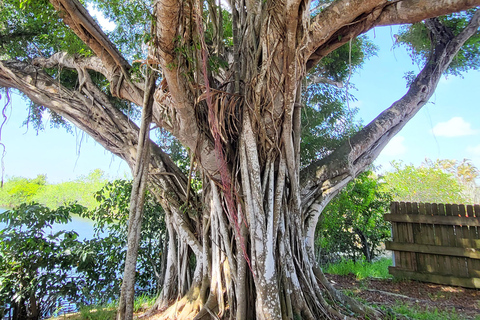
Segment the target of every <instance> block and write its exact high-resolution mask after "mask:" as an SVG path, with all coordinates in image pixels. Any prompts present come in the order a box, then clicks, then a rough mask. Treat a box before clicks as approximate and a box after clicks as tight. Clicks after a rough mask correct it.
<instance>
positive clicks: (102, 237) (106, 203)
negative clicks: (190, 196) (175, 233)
mask: <svg viewBox="0 0 480 320" xmlns="http://www.w3.org/2000/svg"><path fill="white" fill-rule="evenodd" d="M131 189H132V182H131V181H126V180H116V181H114V182H109V183H107V184H106V185H105V186H104V187H103V188H102V189H101V190H100V191H99V192H97V193H96V199H97V201H98V203H99V205H98V207H97V208H95V209H94V210H90V211H87V212H84V213H83V216H84V217H86V218H90V219H92V220H94V221H95V229H96V232H97V235H98V236H97V237H96V238H94V239H91V240H88V241H85V244H84V247H83V249H82V252H80V264H79V266H78V268H79V270H81V271H83V272H85V273H86V274H87V275H88V277H87V279H88V283H85V284H84V286H85V289H86V290H88V291H91V292H93V293H94V296H91V301H90V302H87V301H86V303H91V302H108V301H109V300H110V299H115V298H118V294H119V293H120V285H121V277H122V271H123V269H124V261H125V256H126V244H127V231H128V213H129V206H130V194H131ZM166 241H167V235H166V225H165V220H164V212H163V209H162V208H161V206H160V205H159V204H158V203H157V202H156V201H155V199H154V197H153V196H152V195H151V194H150V193H149V192H147V194H146V197H145V205H144V213H143V221H142V234H141V241H140V248H139V252H138V260H137V270H138V273H137V276H136V285H137V290H136V292H137V293H139V294H141V293H149V294H155V293H158V292H159V291H160V289H161V284H162V281H163V279H162V278H161V270H162V266H163V265H162V261H163V260H162V253H163V250H164V248H165V245H166Z"/></svg>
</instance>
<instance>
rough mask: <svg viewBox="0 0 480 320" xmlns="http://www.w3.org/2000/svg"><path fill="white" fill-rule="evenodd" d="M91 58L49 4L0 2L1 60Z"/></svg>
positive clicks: (40, 0) (30, 0) (39, 1)
mask: <svg viewBox="0 0 480 320" xmlns="http://www.w3.org/2000/svg"><path fill="white" fill-rule="evenodd" d="M59 51H66V52H69V53H71V54H80V55H90V49H89V48H88V47H87V46H86V45H85V44H84V43H83V42H82V41H81V40H80V39H79V38H78V37H77V36H76V35H75V34H74V33H73V32H72V31H71V30H70V29H69V28H68V27H67V26H65V24H64V23H63V22H62V21H61V19H60V18H59V16H58V14H57V12H56V11H55V10H54V8H53V6H52V5H51V4H50V2H49V1H47V0H28V1H18V0H3V1H1V2H0V59H2V60H3V59H20V60H23V59H32V58H34V57H37V56H39V55H43V56H46V57H48V56H50V55H52V54H53V53H55V52H59Z"/></svg>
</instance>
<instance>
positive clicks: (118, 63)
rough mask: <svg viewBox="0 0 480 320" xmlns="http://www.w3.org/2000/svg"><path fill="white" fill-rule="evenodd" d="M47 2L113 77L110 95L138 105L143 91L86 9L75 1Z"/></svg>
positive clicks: (125, 61)
mask: <svg viewBox="0 0 480 320" xmlns="http://www.w3.org/2000/svg"><path fill="white" fill-rule="evenodd" d="M50 2H51V4H52V5H53V7H54V8H55V10H57V11H58V12H59V14H60V17H61V18H62V19H63V22H64V23H65V24H66V25H67V26H69V28H70V29H71V30H72V31H73V32H74V33H75V34H76V35H77V36H78V37H79V38H80V39H81V40H82V41H83V42H84V43H85V44H86V45H87V46H89V47H90V49H92V51H93V52H94V53H95V54H96V56H97V57H99V58H100V59H101V60H102V62H103V65H104V67H105V68H106V69H107V70H109V73H112V74H114V76H113V77H112V81H111V89H112V93H113V94H114V95H116V96H119V97H125V98H126V97H129V98H127V99H128V100H135V101H140V102H141V101H142V98H143V92H142V90H141V89H140V88H138V87H137V86H135V85H134V84H133V83H132V82H131V81H130V77H129V74H128V70H129V69H130V64H129V63H128V61H127V60H126V59H125V58H124V57H123V56H122V54H121V53H120V51H118V49H117V48H116V46H115V45H114V44H113V42H111V41H110V39H109V38H108V37H107V35H106V34H105V33H104V32H103V31H102V29H101V28H100V26H99V25H98V23H97V22H95V20H94V19H93V17H92V16H91V15H90V14H89V13H88V11H87V9H85V7H84V6H83V5H82V4H81V3H80V2H79V1H78V0H51V1H50ZM122 91H123V92H122ZM139 105H141V103H140V104H139Z"/></svg>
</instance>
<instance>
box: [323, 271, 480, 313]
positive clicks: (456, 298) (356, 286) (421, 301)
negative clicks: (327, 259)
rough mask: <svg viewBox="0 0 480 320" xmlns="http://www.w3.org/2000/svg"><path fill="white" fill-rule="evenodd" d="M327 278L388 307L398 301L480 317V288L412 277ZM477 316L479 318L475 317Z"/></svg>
mask: <svg viewBox="0 0 480 320" xmlns="http://www.w3.org/2000/svg"><path fill="white" fill-rule="evenodd" d="M326 276H327V278H328V279H329V280H330V282H331V283H332V284H333V285H334V287H335V288H337V289H340V290H348V291H350V292H352V293H353V294H354V295H355V296H357V297H359V298H360V299H361V300H364V301H366V302H368V304H374V305H377V306H380V305H383V306H387V307H390V306H392V305H394V304H397V303H403V304H406V305H408V306H415V307H417V308H419V309H420V310H425V309H427V308H428V309H430V310H435V309H437V310H438V311H452V309H455V311H456V313H457V314H458V315H460V316H461V317H462V318H464V319H475V318H476V317H478V316H480V290H475V289H466V288H461V287H450V286H445V285H438V284H432V283H422V282H417V281H412V280H403V281H399V280H390V279H373V278H368V279H363V280H357V279H356V278H355V276H354V275H353V274H351V275H348V276H338V275H331V274H327V275H326ZM476 319H480V318H476Z"/></svg>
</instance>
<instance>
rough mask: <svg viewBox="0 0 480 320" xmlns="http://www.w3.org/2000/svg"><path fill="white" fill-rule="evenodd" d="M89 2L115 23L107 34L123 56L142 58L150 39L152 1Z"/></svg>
mask: <svg viewBox="0 0 480 320" xmlns="http://www.w3.org/2000/svg"><path fill="white" fill-rule="evenodd" d="M91 3H92V4H93V5H94V7H95V8H96V9H98V10H100V11H101V12H102V13H103V14H104V15H105V17H106V18H107V19H109V20H111V21H113V22H114V23H115V26H116V27H115V29H114V30H113V31H112V32H107V35H108V37H109V38H110V39H111V40H112V41H113V42H114V43H115V44H116V45H117V47H118V48H119V50H120V52H121V53H122V54H123V55H124V56H125V58H127V59H128V60H131V61H132V60H138V59H144V58H145V57H146V48H147V47H146V46H145V44H146V43H148V42H149V41H150V40H151V33H150V31H151V28H152V14H153V12H152V10H153V8H154V7H155V6H154V1H149V0H139V1H135V4H134V5H133V3H132V2H128V1H122V0H92V1H91Z"/></svg>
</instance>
